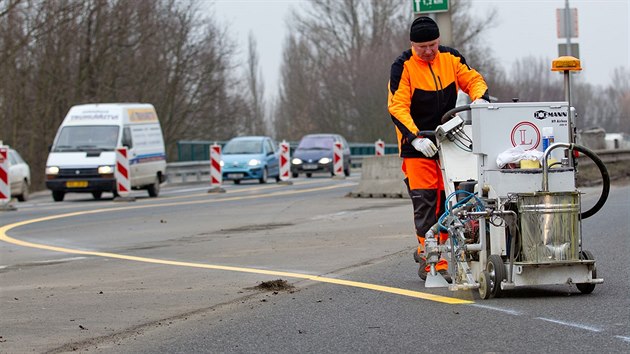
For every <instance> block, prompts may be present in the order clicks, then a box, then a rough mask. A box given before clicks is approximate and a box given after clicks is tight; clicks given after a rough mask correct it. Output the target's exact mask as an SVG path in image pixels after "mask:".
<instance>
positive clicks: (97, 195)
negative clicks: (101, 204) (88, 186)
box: [92, 192, 103, 200]
mask: <svg viewBox="0 0 630 354" xmlns="http://www.w3.org/2000/svg"><path fill="white" fill-rule="evenodd" d="M102 195H103V192H92V197H94V199H96V200H99V199H101V196H102Z"/></svg>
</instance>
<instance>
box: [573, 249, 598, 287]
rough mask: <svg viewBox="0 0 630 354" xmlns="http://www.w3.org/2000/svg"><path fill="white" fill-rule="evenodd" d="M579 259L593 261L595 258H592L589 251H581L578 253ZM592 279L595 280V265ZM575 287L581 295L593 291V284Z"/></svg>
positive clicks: (582, 284) (581, 284)
mask: <svg viewBox="0 0 630 354" xmlns="http://www.w3.org/2000/svg"><path fill="white" fill-rule="evenodd" d="M580 259H582V260H590V261H594V260H595V257H593V254H592V253H591V252H590V251H584V250H582V251H580ZM593 278H597V267H595V265H593ZM575 285H576V286H577V288H578V290H579V291H580V292H581V293H582V294H590V293H592V292H593V290H595V284H591V283H580V284H575Z"/></svg>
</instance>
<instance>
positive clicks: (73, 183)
mask: <svg viewBox="0 0 630 354" xmlns="http://www.w3.org/2000/svg"><path fill="white" fill-rule="evenodd" d="M87 186H88V182H87V181H68V182H66V187H68V188H85V187H87Z"/></svg>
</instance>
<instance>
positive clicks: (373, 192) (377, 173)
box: [350, 155, 409, 198]
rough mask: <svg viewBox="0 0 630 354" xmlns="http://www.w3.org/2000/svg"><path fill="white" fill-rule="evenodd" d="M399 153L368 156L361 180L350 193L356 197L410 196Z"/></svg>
mask: <svg viewBox="0 0 630 354" xmlns="http://www.w3.org/2000/svg"><path fill="white" fill-rule="evenodd" d="M401 164H402V159H401V158H400V157H399V156H398V155H383V156H366V157H364V158H363V162H362V164H361V165H362V166H361V181H360V182H359V185H358V186H357V187H356V188H355V189H354V190H353V191H352V192H351V193H350V196H352V197H355V198H409V194H408V193H407V186H406V185H405V183H404V182H403V179H404V175H403V173H402V171H401V170H400V166H401Z"/></svg>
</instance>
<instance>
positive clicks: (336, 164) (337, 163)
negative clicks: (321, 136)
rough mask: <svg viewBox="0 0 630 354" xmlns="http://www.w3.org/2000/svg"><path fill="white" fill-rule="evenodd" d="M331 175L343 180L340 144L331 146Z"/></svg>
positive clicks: (341, 148)
mask: <svg viewBox="0 0 630 354" xmlns="http://www.w3.org/2000/svg"><path fill="white" fill-rule="evenodd" d="M333 175H334V176H335V177H337V178H344V177H345V176H344V175H343V147H342V146H341V143H340V142H336V143H335V144H334V145H333Z"/></svg>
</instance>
